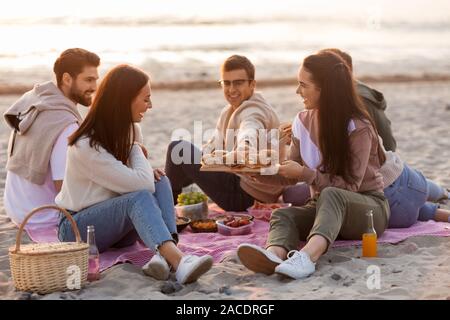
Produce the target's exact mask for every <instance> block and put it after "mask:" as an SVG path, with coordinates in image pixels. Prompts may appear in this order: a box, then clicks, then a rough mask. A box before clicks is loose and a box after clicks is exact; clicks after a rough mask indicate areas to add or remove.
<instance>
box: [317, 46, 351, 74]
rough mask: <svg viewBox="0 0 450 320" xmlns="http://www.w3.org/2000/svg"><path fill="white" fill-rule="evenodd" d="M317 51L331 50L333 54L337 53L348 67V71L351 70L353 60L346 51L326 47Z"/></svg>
mask: <svg viewBox="0 0 450 320" xmlns="http://www.w3.org/2000/svg"><path fill="white" fill-rule="evenodd" d="M319 52H333V53H334V54H337V55H338V56H339V57H340V58H341V59H342V60H344V62H345V63H346V64H347V66H348V67H349V69H350V71H353V60H352V56H351V55H349V54H348V53H347V52H345V51H342V50H340V49H338V48H328V49H322V50H320V51H319Z"/></svg>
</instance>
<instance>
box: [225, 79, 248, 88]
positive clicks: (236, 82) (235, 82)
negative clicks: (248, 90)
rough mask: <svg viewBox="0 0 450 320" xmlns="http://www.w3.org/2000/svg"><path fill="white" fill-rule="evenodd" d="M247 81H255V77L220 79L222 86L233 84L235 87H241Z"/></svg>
mask: <svg viewBox="0 0 450 320" xmlns="http://www.w3.org/2000/svg"><path fill="white" fill-rule="evenodd" d="M247 81H248V82H250V81H253V79H236V80H219V83H220V85H221V86H222V87H231V85H233V87H241V86H243V85H244V84H245V83H246V82H247Z"/></svg>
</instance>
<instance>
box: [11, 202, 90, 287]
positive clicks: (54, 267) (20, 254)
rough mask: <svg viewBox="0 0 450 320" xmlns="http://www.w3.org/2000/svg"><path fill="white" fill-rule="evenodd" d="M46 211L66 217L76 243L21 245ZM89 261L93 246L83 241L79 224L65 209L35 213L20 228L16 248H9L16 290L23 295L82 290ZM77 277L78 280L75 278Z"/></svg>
mask: <svg viewBox="0 0 450 320" xmlns="http://www.w3.org/2000/svg"><path fill="white" fill-rule="evenodd" d="M43 209H57V210H59V211H61V212H62V213H64V215H65V216H66V217H67V219H69V221H70V223H71V224H72V230H73V232H74V234H75V238H76V242H57V243H31V244H25V245H21V237H22V232H23V229H24V227H25V225H26V223H27V222H28V220H29V219H30V218H31V217H32V216H33V215H34V214H35V213H36V212H38V211H41V210H43ZM88 258H89V245H88V244H86V243H84V242H82V241H81V237H80V231H79V230H78V227H77V224H76V222H75V221H74V220H73V218H72V216H71V215H70V214H69V213H68V212H67V211H66V210H65V209H63V208H60V207H57V206H55V205H47V206H42V207H39V208H36V209H34V210H33V211H31V212H30V213H29V214H28V215H27V216H26V218H25V219H24V221H23V222H22V224H21V225H20V228H19V231H18V232H17V236H16V245H15V246H12V247H10V248H9V263H10V267H11V274H12V278H13V281H14V286H15V287H16V288H17V289H18V290H21V291H30V292H37V293H40V294H46V293H51V292H55V291H64V290H70V289H79V288H80V287H81V286H83V285H84V284H85V283H86V281H87V274H88ZM73 275H75V276H76V277H77V278H76V279H75V278H73ZM78 275H79V277H78ZM74 279H75V280H74ZM74 281H75V282H74Z"/></svg>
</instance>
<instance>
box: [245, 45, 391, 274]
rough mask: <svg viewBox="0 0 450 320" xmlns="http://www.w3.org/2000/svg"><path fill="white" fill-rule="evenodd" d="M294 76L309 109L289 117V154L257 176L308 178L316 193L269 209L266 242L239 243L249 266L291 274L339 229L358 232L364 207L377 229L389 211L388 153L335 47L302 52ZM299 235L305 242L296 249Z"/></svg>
mask: <svg viewBox="0 0 450 320" xmlns="http://www.w3.org/2000/svg"><path fill="white" fill-rule="evenodd" d="M298 80H299V86H298V89H297V93H298V94H300V95H301V97H302V98H303V102H304V104H305V106H306V110H305V111H302V112H300V113H299V114H298V115H297V117H296V118H295V119H294V122H293V127H292V132H293V139H292V143H291V148H290V156H289V159H291V160H288V161H286V162H284V163H282V164H281V166H280V167H279V171H278V174H277V175H276V176H271V177H262V176H261V177H255V178H256V179H259V180H265V181H267V180H269V179H270V180H272V182H273V183H277V184H282V185H292V184H295V183H297V182H306V183H307V184H308V185H309V186H310V188H311V194H312V195H314V196H313V198H312V199H311V200H310V201H309V202H308V203H307V204H306V205H304V206H302V207H291V208H284V209H279V210H276V211H275V212H274V213H273V215H272V219H271V221H270V232H269V237H268V240H267V249H262V248H259V247H257V246H254V245H251V244H243V245H241V246H239V248H238V256H239V258H240V260H241V262H242V263H243V264H244V265H245V266H246V267H247V268H249V269H250V270H253V271H255V272H262V273H266V274H272V273H274V272H276V273H279V274H282V275H286V276H288V277H291V278H294V279H300V278H304V277H306V276H308V275H310V274H312V273H313V272H314V271H315V263H316V261H317V260H318V259H319V257H320V256H321V255H323V254H324V253H325V252H326V251H327V249H328V247H329V246H330V245H331V244H332V243H333V242H334V241H335V240H336V238H337V237H338V236H339V237H340V238H342V239H348V240H350V239H351V240H359V239H361V237H362V234H363V233H364V232H365V231H366V230H367V226H368V218H367V215H366V213H367V212H368V211H369V210H371V211H372V212H373V220H374V227H375V230H376V232H377V233H378V235H381V234H382V233H383V232H384V230H385V229H386V227H387V225H388V221H389V214H390V212H389V204H388V202H387V200H386V198H385V197H384V194H383V179H382V176H381V175H380V174H379V170H380V167H381V165H382V164H383V163H384V161H385V156H384V153H383V152H382V150H381V148H380V146H379V142H378V135H377V132H376V129H375V126H374V125H373V123H372V120H371V119H370V117H369V115H368V114H367V112H366V110H365V108H364V106H363V104H362V102H361V101H360V100H359V98H358V95H357V94H356V92H355V87H354V81H353V77H352V73H351V71H350V70H349V68H348V66H347V65H346V64H344V63H343V62H342V60H341V58H339V57H338V56H337V55H336V54H334V53H331V52H321V53H318V54H314V55H311V56H309V57H307V58H305V60H304V61H303V65H302V67H301V68H300V71H299V74H298ZM300 240H306V241H307V242H306V245H305V246H304V247H303V248H302V249H301V251H297V249H298V247H299V244H300Z"/></svg>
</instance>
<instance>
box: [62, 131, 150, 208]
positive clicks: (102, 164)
mask: <svg viewBox="0 0 450 320" xmlns="http://www.w3.org/2000/svg"><path fill="white" fill-rule="evenodd" d="M136 133H137V138H136V140H137V141H139V140H140V139H141V136H142V135H141V133H140V131H136ZM139 190H149V191H150V192H154V191H155V183H154V176H153V169H152V167H151V165H150V163H149V162H148V160H147V159H146V158H145V156H144V154H143V152H142V149H141V147H140V146H138V145H137V144H135V145H133V147H132V149H131V154H130V158H129V163H128V166H125V165H124V164H123V163H122V162H121V161H119V160H117V159H116V158H115V157H114V156H113V155H112V154H110V153H109V152H107V151H106V150H105V149H104V148H102V147H99V150H98V151H97V150H96V149H95V148H93V147H91V146H90V145H89V140H88V139H87V138H81V139H80V140H78V141H77V143H76V144H75V145H73V146H70V147H69V149H68V151H67V165H66V173H65V176H64V182H63V185H62V189H61V192H60V193H59V194H58V195H57V197H56V199H55V202H56V204H57V205H59V206H61V207H63V208H66V209H69V210H72V211H80V210H82V209H84V208H87V207H90V206H92V205H94V204H97V203H99V202H102V201H105V200H108V199H111V198H114V197H117V196H119V195H121V194H124V193H129V192H134V191H139Z"/></svg>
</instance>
